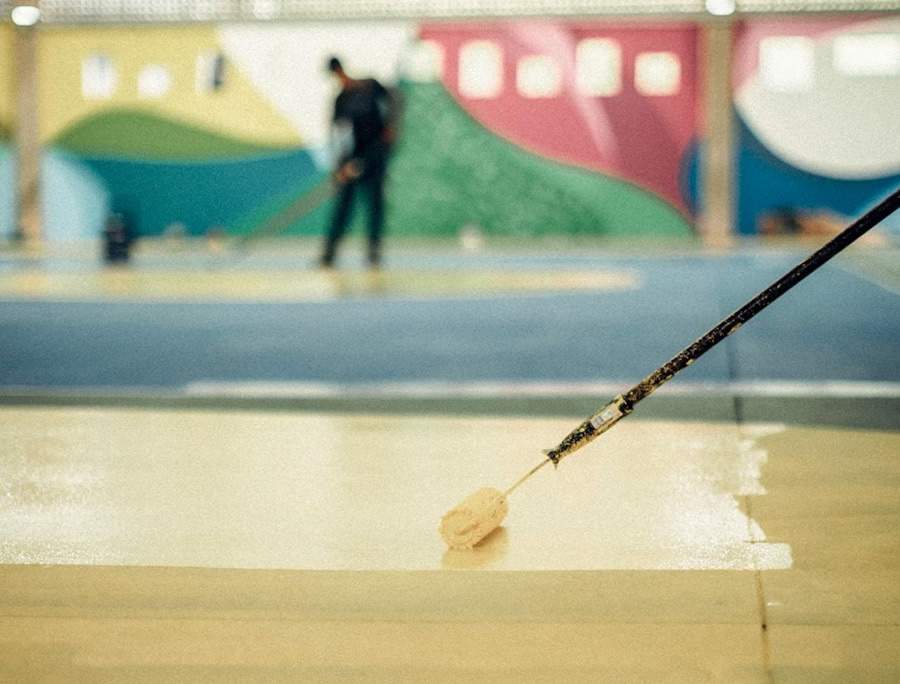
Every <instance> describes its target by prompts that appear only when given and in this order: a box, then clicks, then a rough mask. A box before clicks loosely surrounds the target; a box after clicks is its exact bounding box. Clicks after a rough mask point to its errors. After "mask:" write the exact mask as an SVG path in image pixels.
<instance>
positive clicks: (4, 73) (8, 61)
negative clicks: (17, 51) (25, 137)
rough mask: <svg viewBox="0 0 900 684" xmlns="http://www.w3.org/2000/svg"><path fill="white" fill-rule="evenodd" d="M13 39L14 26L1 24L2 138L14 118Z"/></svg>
mask: <svg viewBox="0 0 900 684" xmlns="http://www.w3.org/2000/svg"><path fill="white" fill-rule="evenodd" d="M12 39H13V30H12V27H11V26H10V25H9V24H0V139H2V138H3V137H4V135H5V133H6V132H8V131H9V129H10V128H11V126H12V122H13V118H14V117H13V112H14V109H15V102H14V100H13V93H14V86H13V59H12V58H13V48H12Z"/></svg>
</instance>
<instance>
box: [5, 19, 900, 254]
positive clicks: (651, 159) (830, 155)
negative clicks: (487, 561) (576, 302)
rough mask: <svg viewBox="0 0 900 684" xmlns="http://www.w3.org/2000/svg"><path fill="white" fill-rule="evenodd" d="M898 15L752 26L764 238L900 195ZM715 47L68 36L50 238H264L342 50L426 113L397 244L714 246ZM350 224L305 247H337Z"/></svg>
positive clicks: (395, 206) (250, 34) (474, 27)
mask: <svg viewBox="0 0 900 684" xmlns="http://www.w3.org/2000/svg"><path fill="white" fill-rule="evenodd" d="M898 22H900V19H898V17H897V16H893V17H883V16H882V17H877V18H871V19H867V20H864V21H863V20H859V19H856V20H853V21H851V20H849V19H848V18H846V17H844V18H840V19H819V18H817V19H815V20H804V21H799V20H791V19H786V18H779V19H778V21H777V22H775V21H767V20H762V19H760V20H752V21H748V22H742V23H741V24H739V25H738V28H737V30H736V41H735V75H734V83H735V111H736V115H737V121H738V137H737V140H738V142H737V147H738V149H737V154H736V157H737V160H738V162H737V163H738V169H737V174H736V177H737V179H738V187H737V189H736V195H737V197H738V201H739V205H738V228H739V230H740V231H741V232H743V233H753V232H756V230H757V229H758V223H759V219H760V216H762V215H764V214H766V213H767V212H771V211H773V210H776V209H780V208H783V207H796V208H807V209H822V210H828V211H832V212H838V213H843V214H848V215H850V214H855V213H858V212H859V211H860V210H861V209H862V208H863V207H864V206H866V205H867V204H869V203H871V202H872V201H874V199H875V198H877V196H878V195H879V194H882V193H884V192H886V191H888V190H889V189H891V187H893V186H896V185H897V183H898V180H900V175H898V174H900V148H898V145H900V142H898V141H900V130H898V125H900V123H898V122H900V119H898V118H897V117H896V116H895V115H894V109H895V106H894V103H896V102H897V101H898V99H900V92H898V88H900V85H898V84H900V79H898V78H897V71H896V69H897V67H896V65H894V66H892V64H891V63H889V62H890V60H887V61H886V60H885V59H881V61H880V62H879V58H878V55H879V54H884V53H885V52H887V53H889V54H893V53H891V50H890V49H887V50H886V47H887V48H891V45H894V43H891V41H892V40H893V41H896V40H900V39H898V36H900V25H898ZM2 30H6V31H7V35H8V31H9V29H8V28H7V27H3V29H2ZM3 38H4V34H3V33H2V32H0V46H2V44H3V43H2V41H3ZM699 41H700V36H699V29H698V27H697V26H696V25H694V24H690V23H678V22H666V23H629V22H614V23H600V22H596V21H593V22H592V21H573V20H565V21H563V20H528V21H502V22H501V21H494V22H466V23H417V22H412V21H401V22H381V23H377V24H354V23H323V24H315V23H310V24H290V25H269V24H264V23H257V24H228V25H222V26H212V25H197V26H158V27H140V28H138V27H131V28H129V27H88V28H44V29H42V31H41V34H40V42H39V73H40V79H39V81H40V134H41V139H42V142H43V145H44V149H45V155H44V160H43V171H44V187H43V190H44V192H43V215H44V226H45V235H46V236H47V237H48V238H49V239H52V240H65V239H79V238H90V237H95V236H96V235H97V234H98V233H99V231H100V230H101V229H102V226H103V224H104V222H105V220H106V217H107V216H108V214H109V213H110V212H111V211H116V212H121V213H123V214H125V216H126V217H127V218H128V220H129V221H130V223H131V224H132V227H133V228H135V229H136V230H137V231H138V232H139V233H140V234H144V235H159V234H162V233H164V232H166V231H171V230H177V231H179V232H186V233H189V234H193V235H203V234H204V233H206V232H207V231H210V230H212V229H217V230H224V231H226V232H229V233H231V234H246V233H249V232H252V231H254V230H256V229H257V228H259V227H260V226H261V225H263V224H265V222H266V221H268V220H269V219H271V218H273V217H274V216H276V215H278V214H279V212H281V211H282V210H283V209H285V208H286V207H288V206H290V205H292V204H293V203H295V202H296V200H297V199H298V198H299V197H301V196H302V195H303V194H304V193H305V192H307V191H308V190H309V189H310V188H311V187H313V186H315V185H316V184H317V183H318V182H319V181H321V180H322V179H323V178H324V176H325V175H326V174H327V173H328V168H329V156H330V155H329V129H330V121H329V119H330V107H331V101H332V99H333V96H334V89H333V88H334V86H333V84H331V83H330V81H329V79H328V78H327V74H326V73H325V71H324V68H323V66H324V63H325V61H326V58H327V57H328V56H330V55H332V54H338V55H340V56H341V57H342V59H343V61H344V63H345V66H346V67H347V69H348V71H349V72H350V73H351V74H358V75H372V76H375V77H376V78H378V79H379V80H381V81H382V82H384V83H385V84H386V85H388V86H390V87H392V88H394V89H395V91H396V92H397V93H398V94H399V95H400V96H401V99H402V102H403V110H404V116H403V125H402V131H401V135H400V138H399V143H398V146H397V149H396V153H395V158H394V160H393V162H392V165H391V170H390V179H389V185H388V202H389V224H388V229H389V230H390V231H391V232H392V233H393V234H405V235H432V236H454V235H457V234H458V233H459V231H460V230H461V229H462V228H464V227H470V226H476V227H478V228H479V229H480V230H481V231H482V232H483V233H485V234H487V235H489V236H490V235H496V236H511V237H529V236H534V235H542V234H581V235H642V234H643V235H666V236H690V235H691V234H692V231H693V223H694V220H695V212H696V207H697V206H698V197H697V182H696V178H697V167H698V163H699V154H700V150H701V145H700V138H701V132H700V127H699V123H698V119H699V118H700V117H699V106H700V105H699V100H698V88H699V85H698V84H699V65H698V45H699ZM854 41H855V42H854ZM866 41H869V42H868V43H867V42H866ZM867 46H868V47H867ZM891 49H894V48H891ZM867 51H868V52H867ZM861 54H862V55H864V56H865V55H867V54H868V55H870V57H869V62H865V59H863V58H861V57H860V55H861ZM841 60H843V61H841ZM891 69H894V71H891ZM879 70H880V71H879ZM8 82H9V80H8V79H7V81H6V83H8ZM6 87H7V92H11V91H10V90H9V88H10V86H8V85H7V86H6ZM3 88H4V79H3V77H2V75H0V136H2V135H3V131H4V128H3V126H4V125H6V126H7V128H8V125H9V124H4V120H9V119H10V112H11V106H10V105H9V104H8V102H9V100H10V97H9V96H7V97H6V98H4V97H3V93H4V90H3ZM4 102H7V104H6V105H4ZM4 106H6V107H7V109H6V112H7V113H6V115H4ZM2 146H3V143H2V141H0V193H2V192H3V189H2V188H3V187H4V185H8V184H7V183H6V182H5V181H4V180H3V179H4V178H5V177H7V176H8V177H10V178H11V161H10V159H9V154H8V152H6V153H4V151H3V149H4V148H3V147H2ZM4 155H5V156H4ZM4 174H6V176H4ZM328 211H329V209H328V207H327V206H326V207H323V208H321V209H320V210H318V211H317V212H314V213H313V214H312V215H310V216H307V217H305V218H303V219H301V220H298V221H296V222H295V223H294V224H293V225H291V226H289V227H288V230H287V231H286V233H287V234H294V235H314V234H318V233H321V232H322V230H323V228H324V225H325V223H326V222H327V213H328ZM359 213H360V214H362V212H359ZM362 219H363V216H361V215H360V216H357V221H359V222H361V221H362ZM3 220H4V218H3V217H2V216H0V222H2V221H3ZM10 220H11V219H10ZM2 228H3V224H2V223H0V229H2Z"/></svg>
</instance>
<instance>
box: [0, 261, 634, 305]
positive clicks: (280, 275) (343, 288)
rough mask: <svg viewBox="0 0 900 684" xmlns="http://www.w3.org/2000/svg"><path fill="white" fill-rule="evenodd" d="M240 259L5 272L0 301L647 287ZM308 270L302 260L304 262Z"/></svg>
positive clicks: (592, 277) (571, 275)
mask: <svg viewBox="0 0 900 684" xmlns="http://www.w3.org/2000/svg"><path fill="white" fill-rule="evenodd" d="M232 259H233V257H229V256H222V257H219V258H218V259H216V260H211V261H210V262H209V266H208V267H207V268H206V269H203V268H196V267H195V268H190V269H181V270H177V269H176V270H166V271H153V270H134V269H129V268H98V267H94V268H89V269H85V270H81V271H50V270H46V269H43V268H34V269H25V270H22V271H13V272H9V273H0V297H4V298H12V299H29V300H31V299H53V300H56V301H59V300H63V301H80V300H95V299H103V300H116V299H128V300H162V301H166V300H180V301H183V300H187V301H210V300H212V301H220V300H222V299H229V300H266V301H329V300H333V299H339V298H342V297H358V296H367V295H377V296H393V297H446V296H459V297H473V296H475V297H477V296H484V295H489V296H497V295H504V294H510V295H513V294H521V293H522V292H530V293H540V292H559V291H573V290H576V291H577V290H592V291H617V290H633V289H636V288H638V287H640V280H641V279H640V276H639V275H638V274H637V272H636V271H634V270H632V269H627V268H626V269H618V270H602V271H601V270H591V271H578V270H555V271H524V272H523V271H503V270H496V269H494V270H482V271H479V270H465V271H440V270H433V269H429V270H397V269H391V270H385V271H346V270H345V271H341V270H333V271H332V270H317V269H306V270H303V269H302V265H301V266H300V267H299V268H298V269H296V270H281V271H279V270H271V269H270V270H244V269H236V268H235V267H234V262H233V260H232ZM301 264H302V262H301Z"/></svg>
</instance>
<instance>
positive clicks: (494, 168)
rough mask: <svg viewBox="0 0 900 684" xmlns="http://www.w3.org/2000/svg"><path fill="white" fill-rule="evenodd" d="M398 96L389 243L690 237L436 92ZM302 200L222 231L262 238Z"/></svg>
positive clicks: (647, 200) (657, 207) (312, 225)
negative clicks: (470, 231) (474, 237)
mask: <svg viewBox="0 0 900 684" xmlns="http://www.w3.org/2000/svg"><path fill="white" fill-rule="evenodd" d="M399 92H400V95H401V97H402V100H403V110H404V112H403V125H402V129H401V131H400V138H399V143H398V145H397V149H396V150H395V152H394V158H393V159H392V161H391V165H390V176H389V181H388V189H387V195H388V197H387V200H388V215H387V231H388V234H389V235H390V234H393V235H426V236H443V237H453V236H456V235H458V233H459V231H460V229H461V228H463V227H464V226H476V227H477V228H479V229H480V230H481V231H483V232H484V233H485V234H486V235H494V236H508V237H532V236H539V235H549V234H556V235H559V234H565V235H591V236H600V235H602V236H623V235H624V236H641V235H647V236H671V237H686V236H689V235H692V234H693V230H692V228H691V226H690V224H689V223H688V221H687V220H686V218H685V217H684V216H682V215H681V214H680V213H679V212H678V211H677V210H676V209H675V208H674V207H673V206H671V205H670V204H668V203H667V202H666V201H664V200H663V199H661V198H660V197H658V196H656V195H654V194H653V193H651V192H649V191H646V190H643V189H641V188H639V187H637V186H635V185H633V184H631V183H628V182H626V181H623V180H620V179H617V178H611V177H609V176H604V175H603V174H599V173H594V172H591V171H588V170H586V169H582V168H579V167H573V166H567V165H565V164H561V163H558V162H555V161H553V160H551V159H547V158H545V157H542V156H540V155H537V154H533V153H531V152H528V151H527V150H525V149H522V148H521V147H518V146H517V145H514V144H513V143H510V142H508V141H506V140H504V139H503V138H501V137H499V136H497V135H496V134H494V133H492V132H491V131H489V130H487V129H485V128H484V127H483V126H482V125H481V124H479V123H478V122H477V121H475V120H474V119H473V118H472V117H471V116H469V115H468V114H467V113H466V112H465V111H464V110H463V109H462V108H461V107H460V106H459V105H458V104H457V102H456V101H455V100H454V99H453V98H452V97H451V95H450V94H449V93H448V92H447V90H446V89H445V88H444V86H443V85H441V84H427V83H426V84H423V83H409V82H407V83H402V84H401V86H400V89H399ZM304 185H305V186H306V187H307V188H308V187H309V185H310V183H308V182H307V183H304ZM302 194H303V191H302V190H301V189H300V188H298V192H294V193H290V194H286V195H284V196H282V197H280V198H277V199H276V200H274V201H272V202H270V203H268V204H267V206H264V207H259V209H258V210H257V211H254V212H252V214H251V215H248V216H246V217H244V219H243V220H242V221H240V222H238V224H237V225H235V226H234V227H233V228H232V230H233V231H234V232H235V233H238V234H247V233H253V232H256V231H260V232H265V227H266V225H267V224H271V223H272V222H276V223H277V222H278V221H279V218H280V217H279V213H280V212H282V211H286V208H287V207H289V206H290V205H291V203H292V202H295V201H296V200H297V198H298V197H299V196H302ZM361 205H362V200H360V201H358V203H357V206H356V207H355V213H354V218H353V221H352V223H351V226H350V231H351V233H354V234H357V235H362V234H364V231H365V223H366V219H367V216H366V212H365V211H364V210H363V207H362V206H361ZM328 218H329V209H328V208H327V207H323V208H320V209H319V210H317V211H315V212H312V213H311V214H310V215H308V216H306V217H304V218H302V219H298V220H297V221H295V222H294V223H293V224H292V225H290V227H289V228H287V229H285V230H284V231H282V233H281V234H290V235H310V234H315V233H320V232H322V231H324V230H325V228H326V227H327V222H328Z"/></svg>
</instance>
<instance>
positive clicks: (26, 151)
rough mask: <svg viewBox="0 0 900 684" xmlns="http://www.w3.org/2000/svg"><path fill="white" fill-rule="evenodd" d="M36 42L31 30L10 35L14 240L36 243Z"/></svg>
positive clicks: (38, 155)
mask: <svg viewBox="0 0 900 684" xmlns="http://www.w3.org/2000/svg"><path fill="white" fill-rule="evenodd" d="M37 39H38V32H37V29H35V28H34V27H16V28H15V30H14V32H13V71H14V74H15V75H14V82H15V98H16V119H15V122H14V133H13V135H14V138H13V141H14V144H15V159H16V224H15V225H16V228H15V237H16V238H17V239H20V240H24V241H27V242H37V241H39V240H40V238H41V205H40V171H41V143H40V132H39V130H38V108H37V104H38V93H37Z"/></svg>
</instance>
